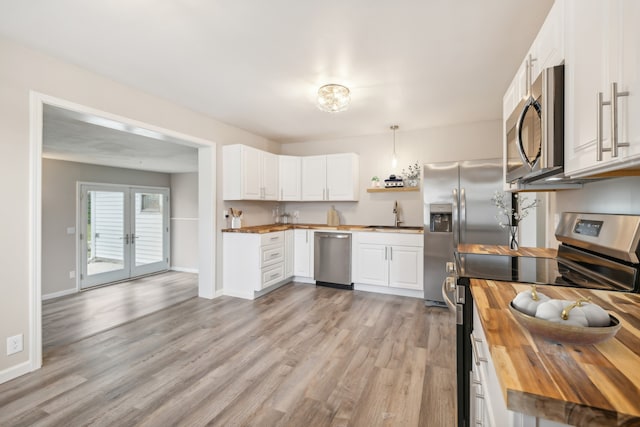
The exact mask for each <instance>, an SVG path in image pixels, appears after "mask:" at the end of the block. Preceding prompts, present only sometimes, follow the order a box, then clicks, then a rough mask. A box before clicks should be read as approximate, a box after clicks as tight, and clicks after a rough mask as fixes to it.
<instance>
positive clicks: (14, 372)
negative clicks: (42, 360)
mask: <svg viewBox="0 0 640 427" xmlns="http://www.w3.org/2000/svg"><path fill="white" fill-rule="evenodd" d="M31 371H33V369H31V362H30V361H28V360H27V361H26V362H22V363H19V364H17V365H16V366H12V367H10V368H7V369H5V370H4V371H0V384H2V383H6V382H7V381H11V380H12V379H14V378H18V377H19V376H22V375H24V374H28V373H29V372H31Z"/></svg>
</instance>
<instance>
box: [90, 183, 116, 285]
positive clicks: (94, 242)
mask: <svg viewBox="0 0 640 427" xmlns="http://www.w3.org/2000/svg"><path fill="white" fill-rule="evenodd" d="M87 209H88V211H87V219H88V221H87V275H89V276H91V275H94V274H100V273H106V272H109V271H115V270H122V269H123V268H124V245H125V233H124V193H123V192H120V191H89V192H87Z"/></svg>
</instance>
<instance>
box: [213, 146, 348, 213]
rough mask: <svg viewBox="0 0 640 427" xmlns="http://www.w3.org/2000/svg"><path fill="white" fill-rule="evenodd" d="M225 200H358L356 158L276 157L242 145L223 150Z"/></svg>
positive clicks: (341, 155) (345, 154) (339, 155)
mask: <svg viewBox="0 0 640 427" xmlns="http://www.w3.org/2000/svg"><path fill="white" fill-rule="evenodd" d="M222 155H223V159H222V168H223V198H224V200H282V201H299V200H309V201H313V200H315V201H323V200H327V201H339V200H358V195H359V169H358V155H357V154H354V153H344V154H328V155H323V156H306V157H298V156H279V155H276V154H272V153H267V152H266V151H262V150H258V149H256V148H253V147H248V146H246V145H242V144H236V145H225V146H223V147H222Z"/></svg>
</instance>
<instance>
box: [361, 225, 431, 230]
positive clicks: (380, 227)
mask: <svg viewBox="0 0 640 427" xmlns="http://www.w3.org/2000/svg"><path fill="white" fill-rule="evenodd" d="M367 228H370V229H373V230H422V229H423V227H417V226H410V225H400V226H398V227H396V226H393V225H368V226H367Z"/></svg>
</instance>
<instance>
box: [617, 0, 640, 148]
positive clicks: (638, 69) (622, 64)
mask: <svg viewBox="0 0 640 427" xmlns="http://www.w3.org/2000/svg"><path fill="white" fill-rule="evenodd" d="M612 3H613V12H612V15H613V21H614V22H615V23H616V24H615V25H614V26H613V29H615V30H617V31H616V32H615V46H613V47H612V50H613V51H614V57H615V58H616V60H615V61H614V62H613V63H612V64H611V65H612V70H611V80H612V81H614V82H617V83H618V91H620V92H624V91H627V92H629V95H628V96H626V97H622V98H619V99H618V104H617V107H618V140H619V141H620V142H623V143H624V142H628V143H629V147H621V148H620V151H619V157H620V158H621V160H624V159H625V157H626V158H629V157H632V156H633V157H636V156H638V154H640V120H638V117H640V54H638V49H639V46H640V29H639V27H638V20H639V19H640V2H638V1H637V0H619V1H616V2H612Z"/></svg>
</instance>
